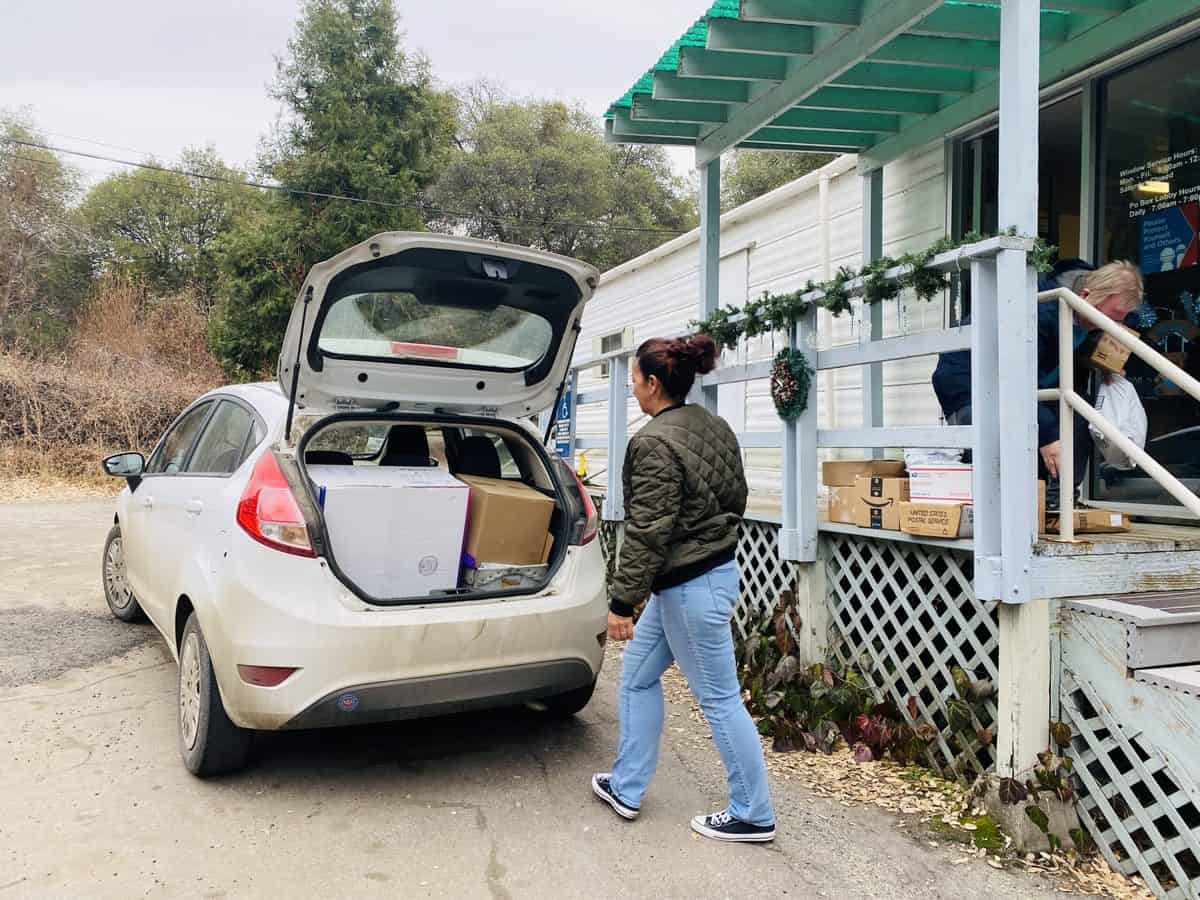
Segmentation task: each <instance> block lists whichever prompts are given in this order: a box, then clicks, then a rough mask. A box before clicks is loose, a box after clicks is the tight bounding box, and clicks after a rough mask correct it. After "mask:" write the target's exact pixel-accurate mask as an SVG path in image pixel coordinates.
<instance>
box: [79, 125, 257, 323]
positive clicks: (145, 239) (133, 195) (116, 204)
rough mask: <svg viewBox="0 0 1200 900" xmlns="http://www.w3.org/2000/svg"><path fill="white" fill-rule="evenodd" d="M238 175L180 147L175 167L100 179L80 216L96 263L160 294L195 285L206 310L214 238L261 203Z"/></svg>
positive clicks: (212, 281) (212, 290)
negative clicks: (166, 170)
mask: <svg viewBox="0 0 1200 900" xmlns="http://www.w3.org/2000/svg"><path fill="white" fill-rule="evenodd" d="M244 180H245V176H244V175H243V174H242V173H241V172H239V171H237V170H236V169H232V168H230V167H228V166H226V165H225V164H224V163H222V162H221V160H220V158H219V157H218V156H217V154H216V151H215V150H214V149H213V148H211V147H210V148H208V149H205V150H195V149H190V150H185V151H184V152H183V154H182V156H181V158H180V161H179V164H178V166H176V167H175V168H174V170H173V171H170V172H161V171H157V170H149V169H137V170H135V171H132V172H122V173H119V174H116V175H110V176H109V177H108V178H105V179H104V180H103V181H101V182H100V183H99V184H97V185H96V186H95V187H94V188H92V189H91V190H90V191H89V192H88V194H87V196H86V197H85V198H84V201H83V204H82V205H81V207H80V214H81V216H82V217H83V220H84V221H85V222H86V223H87V225H88V227H89V229H90V231H91V234H92V239H93V247H94V250H95V253H96V255H97V257H98V260H99V262H100V264H101V265H103V266H104V267H106V268H108V269H110V270H114V271H117V272H120V273H121V274H126V275H132V276H134V277H136V278H138V279H139V280H141V281H143V282H144V283H145V284H146V285H147V286H148V287H150V288H151V289H152V290H155V291H158V292H161V293H168V292H172V291H178V290H181V289H183V288H185V287H190V288H193V289H194V290H195V292H196V295H197V296H198V297H199V298H200V300H201V303H202V304H203V306H204V308H205V309H207V308H208V306H209V304H210V303H211V302H212V300H213V299H214V298H215V296H216V290H217V275H218V269H217V259H216V247H217V241H218V239H219V238H220V237H221V236H222V235H223V234H225V233H226V232H227V231H229V230H230V229H231V228H232V227H233V224H234V222H235V220H236V219H237V218H238V217H239V216H240V215H244V214H245V213H246V212H247V209H248V207H249V206H250V205H252V204H255V203H259V202H261V198H260V196H259V191H258V190H257V189H255V188H252V187H249V186H245V185H239V184H236V183H231V182H242V181H244Z"/></svg>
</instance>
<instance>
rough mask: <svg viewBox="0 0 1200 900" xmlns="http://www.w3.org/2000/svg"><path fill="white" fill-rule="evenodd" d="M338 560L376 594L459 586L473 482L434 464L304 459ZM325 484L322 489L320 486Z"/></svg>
mask: <svg viewBox="0 0 1200 900" xmlns="http://www.w3.org/2000/svg"><path fill="white" fill-rule="evenodd" d="M308 475H309V477H310V478H311V479H312V480H313V483H314V484H316V485H317V487H318V495H319V497H320V496H322V495H323V498H324V499H323V506H324V510H325V526H326V530H327V531H328V533H329V540H330V543H331V544H332V545H333V548H332V549H333V553H334V556H335V557H336V558H337V562H338V566H339V567H340V568H341V569H342V571H344V572H345V573H346V575H347V576H348V577H349V578H350V580H351V581H353V582H354V583H355V584H357V585H358V586H359V587H360V588H362V589H363V590H364V591H366V592H367V593H368V594H370V595H371V596H373V597H379V598H387V599H393V598H397V597H424V596H427V595H428V594H429V593H431V592H433V591H443V590H452V589H454V588H456V587H458V574H459V569H460V566H461V562H462V548H463V536H464V535H465V533H466V525H467V501H468V500H469V499H470V496H471V492H470V489H469V488H468V487H467V486H466V485H465V484H463V483H462V482H461V481H459V480H458V479H457V478H455V477H453V476H452V475H449V474H447V473H446V472H445V471H443V470H440V469H436V468H428V469H426V468H421V469H410V468H400V467H391V466H309V467H308ZM321 489H323V490H321Z"/></svg>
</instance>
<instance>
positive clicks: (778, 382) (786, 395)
mask: <svg viewBox="0 0 1200 900" xmlns="http://www.w3.org/2000/svg"><path fill="white" fill-rule="evenodd" d="M812 378H813V367H812V364H811V363H810V362H809V361H808V357H807V356H805V355H804V354H803V353H801V352H800V351H799V350H793V349H790V348H789V349H786V350H781V351H779V354H778V355H777V356H776V357H775V362H774V363H773V364H772V365H771V399H772V400H774V401H775V409H776V411H777V412H778V413H779V418H781V419H783V420H784V421H785V422H792V421H794V420H796V419H798V418H800V416H802V415H804V411H805V410H806V409H808V392H809V388H810V387H811V386H812Z"/></svg>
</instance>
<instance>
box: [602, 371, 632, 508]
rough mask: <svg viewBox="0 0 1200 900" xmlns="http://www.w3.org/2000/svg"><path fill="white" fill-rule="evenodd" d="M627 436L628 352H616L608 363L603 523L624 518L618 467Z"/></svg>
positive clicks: (621, 485) (621, 461) (622, 461)
mask: <svg viewBox="0 0 1200 900" xmlns="http://www.w3.org/2000/svg"><path fill="white" fill-rule="evenodd" d="M628 438H629V355H628V354H625V353H619V354H617V355H616V356H614V357H613V358H612V359H610V360H609V362H608V448H607V450H608V488H607V490H606V491H605V492H604V510H603V517H604V520H605V521H606V522H623V521H624V520H625V484H624V481H623V478H622V469H623V468H624V464H625V445H626V443H627V442H628Z"/></svg>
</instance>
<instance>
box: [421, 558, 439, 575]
mask: <svg viewBox="0 0 1200 900" xmlns="http://www.w3.org/2000/svg"><path fill="white" fill-rule="evenodd" d="M437 570H438V561H437V557H436V556H426V557H424V558H423V559H422V560H421V561H420V562H419V563H417V571H418V572H420V573H421V574H422V575H432V574H433V573H434V572H436V571H437Z"/></svg>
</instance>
